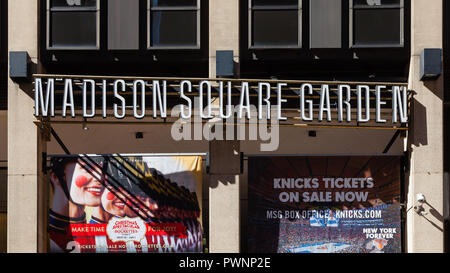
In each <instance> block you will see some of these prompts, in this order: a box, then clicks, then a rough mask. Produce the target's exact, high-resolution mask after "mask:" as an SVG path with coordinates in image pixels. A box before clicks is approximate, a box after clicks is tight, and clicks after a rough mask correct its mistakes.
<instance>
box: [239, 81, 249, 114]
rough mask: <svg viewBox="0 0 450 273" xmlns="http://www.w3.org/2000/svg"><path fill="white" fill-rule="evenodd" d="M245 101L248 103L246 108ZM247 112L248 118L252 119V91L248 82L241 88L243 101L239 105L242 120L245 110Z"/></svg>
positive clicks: (243, 83)
mask: <svg viewBox="0 0 450 273" xmlns="http://www.w3.org/2000/svg"><path fill="white" fill-rule="evenodd" d="M244 99H245V100H246V101H247V104H246V105H245V106H244ZM244 108H245V109H246V110H247V118H248V119H250V118H251V114H250V91H249V87H248V82H242V87H241V99H240V103H239V118H242V112H243V109H244Z"/></svg>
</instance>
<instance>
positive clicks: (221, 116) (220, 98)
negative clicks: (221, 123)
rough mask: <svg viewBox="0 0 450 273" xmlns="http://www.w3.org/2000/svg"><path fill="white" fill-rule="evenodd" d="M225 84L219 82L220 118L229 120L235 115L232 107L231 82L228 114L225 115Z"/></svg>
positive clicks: (229, 83)
mask: <svg viewBox="0 0 450 273" xmlns="http://www.w3.org/2000/svg"><path fill="white" fill-rule="evenodd" d="M223 101H224V100H223V82H219V109H220V118H223V119H227V118H230V117H231V116H232V115H233V106H232V105H231V82H228V83H227V105H226V110H225V112H226V114H224V113H223Z"/></svg>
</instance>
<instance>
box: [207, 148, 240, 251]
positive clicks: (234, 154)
mask: <svg viewBox="0 0 450 273" xmlns="http://www.w3.org/2000/svg"><path fill="white" fill-rule="evenodd" d="M239 150H240V146H239V141H211V142H210V145H209V152H210V176H209V177H210V181H209V249H210V252H211V253H239V249H240V247H239V246H240V232H239V230H240V210H239V173H240V169H241V168H240V166H241V164H240V152H239Z"/></svg>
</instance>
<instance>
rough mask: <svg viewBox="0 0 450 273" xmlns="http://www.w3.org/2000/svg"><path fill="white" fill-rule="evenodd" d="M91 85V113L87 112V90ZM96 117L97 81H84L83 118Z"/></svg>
mask: <svg viewBox="0 0 450 273" xmlns="http://www.w3.org/2000/svg"><path fill="white" fill-rule="evenodd" d="M88 84H90V85H91V113H90V114H88V112H87V89H88ZM94 116H95V81H94V80H83V117H85V118H93V117H94Z"/></svg>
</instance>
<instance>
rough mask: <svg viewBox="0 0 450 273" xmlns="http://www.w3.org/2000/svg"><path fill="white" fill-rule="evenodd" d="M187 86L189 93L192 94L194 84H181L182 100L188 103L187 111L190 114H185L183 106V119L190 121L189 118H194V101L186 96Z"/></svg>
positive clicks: (184, 82)
mask: <svg viewBox="0 0 450 273" xmlns="http://www.w3.org/2000/svg"><path fill="white" fill-rule="evenodd" d="M185 85H187V87H188V92H189V93H190V92H192V84H191V82H190V81H182V82H181V83H180V98H182V99H184V100H186V101H187V104H188V105H187V110H188V113H187V114H185V113H184V107H183V105H181V111H180V112H181V118H183V119H189V118H191V116H192V101H191V99H190V98H189V97H188V96H186V95H185V94H184V86H185Z"/></svg>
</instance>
